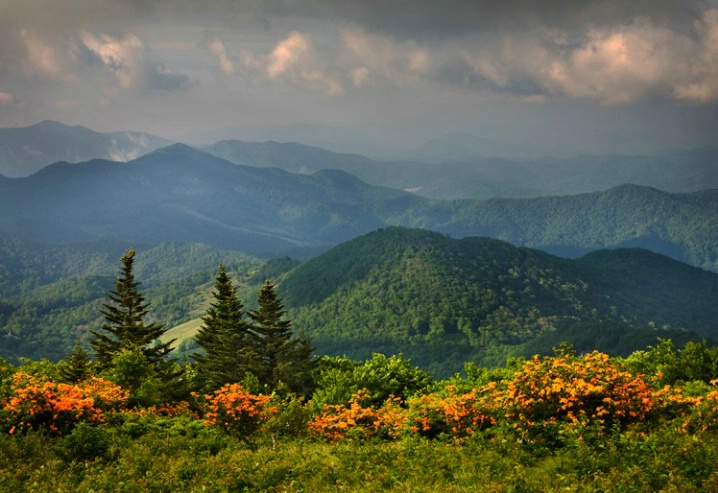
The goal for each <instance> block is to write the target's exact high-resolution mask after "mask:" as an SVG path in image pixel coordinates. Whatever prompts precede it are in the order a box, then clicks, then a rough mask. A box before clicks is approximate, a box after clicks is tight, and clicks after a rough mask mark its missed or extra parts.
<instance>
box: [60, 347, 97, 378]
mask: <svg viewBox="0 0 718 493" xmlns="http://www.w3.org/2000/svg"><path fill="white" fill-rule="evenodd" d="M58 371H59V376H60V379H61V380H62V381H63V382H67V383H77V382H79V381H80V380H84V379H86V378H87V377H89V376H90V375H91V374H92V372H93V368H92V361H91V360H90V355H89V354H87V352H86V351H85V350H84V349H83V348H82V346H81V345H80V343H79V341H78V342H77V343H76V344H75V347H74V348H73V349H72V352H71V353H70V354H69V355H68V356H67V361H64V362H60V363H58Z"/></svg>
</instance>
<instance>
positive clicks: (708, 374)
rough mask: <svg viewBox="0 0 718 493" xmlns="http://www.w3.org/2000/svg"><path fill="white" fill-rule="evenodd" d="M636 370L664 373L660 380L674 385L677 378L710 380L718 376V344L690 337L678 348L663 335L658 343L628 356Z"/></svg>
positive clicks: (686, 380)
mask: <svg viewBox="0 0 718 493" xmlns="http://www.w3.org/2000/svg"><path fill="white" fill-rule="evenodd" d="M625 363H626V365H627V366H628V367H629V368H631V370H632V371H634V372H640V373H646V374H660V375H661V378H660V381H661V382H662V383H664V384H668V385H673V384H676V383H677V382H681V383H684V382H704V383H710V382H711V381H713V380H716V379H718V346H714V345H713V346H712V345H709V344H708V342H707V341H706V340H705V339H704V340H702V341H700V342H695V341H688V342H686V343H685V345H684V346H683V348H682V349H679V350H678V351H677V352H676V350H675V349H674V345H673V341H672V340H671V339H659V340H658V344H657V345H656V346H655V347H649V348H648V350H647V351H636V352H634V353H633V354H631V355H630V356H628V357H627V358H626V359H625Z"/></svg>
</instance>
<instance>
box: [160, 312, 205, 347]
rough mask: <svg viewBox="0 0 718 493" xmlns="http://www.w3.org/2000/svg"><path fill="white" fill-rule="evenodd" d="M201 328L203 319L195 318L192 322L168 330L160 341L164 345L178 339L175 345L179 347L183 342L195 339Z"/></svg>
mask: <svg viewBox="0 0 718 493" xmlns="http://www.w3.org/2000/svg"><path fill="white" fill-rule="evenodd" d="M201 326H202V319H201V318H195V319H193V320H190V321H189V322H185V323H183V324H180V325H176V326H174V327H172V328H171V329H169V330H167V332H165V333H164V334H163V335H162V337H160V341H162V342H163V343H164V342H168V341H171V340H172V339H176V341H175V344H176V345H179V344H181V343H182V342H183V341H185V340H187V339H190V338H192V337H194V336H195V335H196V334H197V331H199V328H200V327H201Z"/></svg>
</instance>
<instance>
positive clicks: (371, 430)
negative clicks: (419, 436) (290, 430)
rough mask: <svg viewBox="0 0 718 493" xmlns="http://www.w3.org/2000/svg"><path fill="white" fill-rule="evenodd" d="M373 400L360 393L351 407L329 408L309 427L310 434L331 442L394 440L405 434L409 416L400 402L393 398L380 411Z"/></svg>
mask: <svg viewBox="0 0 718 493" xmlns="http://www.w3.org/2000/svg"><path fill="white" fill-rule="evenodd" d="M370 401H371V396H370V395H369V393H368V392H367V391H366V390H360V391H359V392H357V393H355V394H354V395H353V396H352V398H351V399H350V400H349V403H348V405H341V404H325V405H324V407H323V409H322V412H321V413H320V414H319V415H317V416H315V417H314V419H313V420H312V421H311V422H310V423H309V429H310V431H311V432H312V433H313V434H315V435H316V436H322V437H324V438H327V439H329V440H332V441H334V440H340V439H343V438H358V439H365V438H372V437H377V436H382V437H386V438H388V437H394V436H398V435H400V434H401V432H402V430H403V428H404V426H405V424H406V421H407V415H406V411H405V409H403V408H402V407H401V405H400V400H399V399H394V398H389V399H387V400H386V402H385V403H384V404H383V405H382V406H381V407H379V408H376V407H374V406H371V405H370V404H369V402H370Z"/></svg>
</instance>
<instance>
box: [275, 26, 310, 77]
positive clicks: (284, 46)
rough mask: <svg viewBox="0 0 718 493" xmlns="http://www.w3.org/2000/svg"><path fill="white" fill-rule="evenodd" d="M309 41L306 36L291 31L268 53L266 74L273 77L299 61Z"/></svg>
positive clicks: (285, 71) (281, 73)
mask: <svg viewBox="0 0 718 493" xmlns="http://www.w3.org/2000/svg"><path fill="white" fill-rule="evenodd" d="M308 48H309V43H308V42H307V38H306V37H305V36H304V35H303V34H301V33H299V32H296V31H294V32H292V33H290V34H289V36H288V37H287V38H286V39H284V40H282V41H280V42H279V43H278V44H277V46H276V47H275V48H274V50H273V51H272V53H270V55H269V59H268V64H267V75H268V76H269V78H270V79H275V78H277V77H279V76H281V75H284V74H286V73H287V72H288V71H289V70H290V69H291V68H292V67H293V66H296V65H297V64H299V63H300V62H301V59H302V57H303V56H304V55H305V54H306V53H307V51H308Z"/></svg>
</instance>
